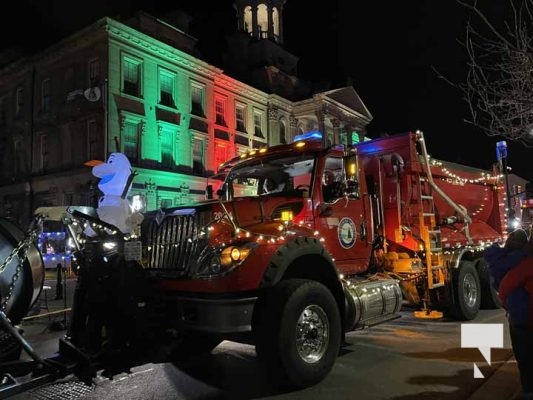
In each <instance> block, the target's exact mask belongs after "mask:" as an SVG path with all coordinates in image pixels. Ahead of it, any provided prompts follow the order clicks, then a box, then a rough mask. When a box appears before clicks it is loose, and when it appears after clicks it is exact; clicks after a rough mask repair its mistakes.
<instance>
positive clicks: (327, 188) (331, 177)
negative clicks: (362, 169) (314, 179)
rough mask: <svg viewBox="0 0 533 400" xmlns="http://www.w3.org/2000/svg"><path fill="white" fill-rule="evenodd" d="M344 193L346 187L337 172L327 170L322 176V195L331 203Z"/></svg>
mask: <svg viewBox="0 0 533 400" xmlns="http://www.w3.org/2000/svg"><path fill="white" fill-rule="evenodd" d="M343 195H344V187H343V185H342V181H340V180H338V179H337V178H336V176H335V173H334V172H333V171H331V170H325V171H324V176H323V177H322V196H323V197H324V201H325V202H326V203H331V202H333V201H334V200H336V199H338V198H340V197H342V196H343Z"/></svg>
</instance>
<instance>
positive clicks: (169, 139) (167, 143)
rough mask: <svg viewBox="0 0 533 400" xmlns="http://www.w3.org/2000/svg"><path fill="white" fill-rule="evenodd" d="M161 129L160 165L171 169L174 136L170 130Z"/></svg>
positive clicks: (173, 163)
mask: <svg viewBox="0 0 533 400" xmlns="http://www.w3.org/2000/svg"><path fill="white" fill-rule="evenodd" d="M160 129H161V131H160V132H161V134H160V135H161V165H162V166H163V167H165V168H169V169H170V168H173V167H174V165H175V161H174V141H175V135H174V132H173V130H171V129H164V128H160Z"/></svg>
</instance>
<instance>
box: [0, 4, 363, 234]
mask: <svg viewBox="0 0 533 400" xmlns="http://www.w3.org/2000/svg"><path fill="white" fill-rule="evenodd" d="M284 3H285V0H271V1H266V0H265V1H257V0H248V1H246V0H238V1H236V3H235V8H236V10H237V17H238V18H237V20H238V26H237V30H236V32H235V34H234V35H233V36H231V37H229V38H228V43H229V49H228V52H227V54H226V58H225V66H224V69H223V68H222V67H218V66H214V65H210V64H209V63H207V62H205V61H203V59H202V58H201V56H200V55H199V53H198V52H197V50H196V44H197V40H196V39H195V38H194V37H192V36H191V35H189V34H188V32H187V17H186V16H185V15H184V14H180V13H177V14H175V16H176V15H178V16H179V18H173V20H172V21H173V23H171V22H169V21H165V20H164V19H159V18H156V17H154V16H152V15H149V14H146V13H144V12H142V11H141V12H138V13H137V14H136V15H135V16H134V17H133V18H130V19H128V20H124V21H118V20H115V19H111V18H108V17H105V18H102V19H100V20H98V21H97V22H95V23H94V24H92V25H90V26H88V27H86V28H85V29H82V30H81V31H79V32H77V33H75V34H74V35H72V36H70V37H68V38H66V39H64V40H62V41H61V42H59V43H56V44H55V45H53V46H52V47H50V48H47V49H45V50H43V51H41V52H39V53H38V54H35V55H33V56H31V57H25V58H19V59H17V60H15V61H13V62H10V63H8V64H6V65H4V66H2V67H0V153H1V157H0V162H1V168H0V216H4V217H8V218H11V219H12V220H14V221H15V222H17V223H18V224H20V225H21V226H25V225H26V224H27V223H28V222H29V220H30V218H31V214H32V213H33V211H34V210H35V209H36V208H37V207H39V206H57V205H72V204H75V205H95V204H96V201H97V198H98V196H99V193H98V189H97V183H98V181H97V179H96V178H95V177H93V176H92V174H91V169H90V167H87V166H85V165H84V163H85V162H86V161H88V160H91V159H100V160H105V159H106V158H107V156H108V155H109V154H110V153H111V152H115V151H121V152H124V153H125V154H126V155H127V156H128V157H129V159H130V161H131V163H132V166H133V169H134V170H135V172H136V173H137V175H136V176H135V179H134V181H133V187H132V191H131V196H134V195H140V196H142V197H144V199H145V200H146V203H147V206H148V209H157V208H159V207H169V206H178V205H182V204H186V203H189V202H191V201H194V200H197V199H203V198H204V188H205V183H206V182H205V181H206V177H207V176H209V175H211V174H213V173H215V172H216V170H217V166H218V165H219V164H220V163H222V162H223V161H225V160H227V159H228V158H230V157H233V156H236V155H239V154H241V153H243V152H246V151H249V150H251V149H256V148H261V147H265V146H269V145H275V144H279V143H285V142H290V141H291V140H292V138H293V137H294V136H295V135H296V134H299V133H304V132H308V131H313V130H317V131H320V132H323V133H324V135H325V141H326V142H327V143H328V144H334V143H340V142H345V143H346V142H351V141H357V140H360V139H362V138H363V137H364V133H365V127H366V126H367V125H368V123H369V122H370V121H371V120H372V116H371V114H370V112H369V111H368V110H367V108H366V107H365V105H364V104H363V102H362V101H361V99H360V98H359V96H358V95H357V93H356V92H355V90H354V89H353V87H350V86H348V87H341V88H337V89H333V90H329V91H325V92H313V91H312V90H311V89H310V88H309V87H308V86H306V85H305V84H304V83H303V82H302V81H301V80H300V79H299V78H298V77H297V75H296V64H297V61H298V60H297V58H296V57H295V56H294V55H292V54H290V53H288V52H287V51H286V50H284V49H283V35H282V33H283V32H282V24H281V18H282V14H283V5H284ZM259 61H260V62H259ZM232 65H233V66H235V67H234V68H232V67H231V66H232ZM226 70H227V71H228V72H226Z"/></svg>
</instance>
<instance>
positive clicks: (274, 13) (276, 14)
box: [272, 7, 279, 40]
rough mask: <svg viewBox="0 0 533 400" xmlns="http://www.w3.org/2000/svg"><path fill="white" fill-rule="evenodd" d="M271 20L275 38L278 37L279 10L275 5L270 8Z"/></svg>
mask: <svg viewBox="0 0 533 400" xmlns="http://www.w3.org/2000/svg"><path fill="white" fill-rule="evenodd" d="M272 22H273V26H272V28H273V31H274V37H275V38H276V40H278V39H279V12H278V9H277V8H276V7H274V8H273V9H272Z"/></svg>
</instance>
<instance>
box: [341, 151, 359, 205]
mask: <svg viewBox="0 0 533 400" xmlns="http://www.w3.org/2000/svg"><path fill="white" fill-rule="evenodd" d="M343 164H344V173H345V176H346V196H348V197H349V198H351V199H357V198H359V180H358V177H357V172H358V170H357V156H356V155H355V154H350V155H347V156H345V157H344V158H343Z"/></svg>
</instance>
